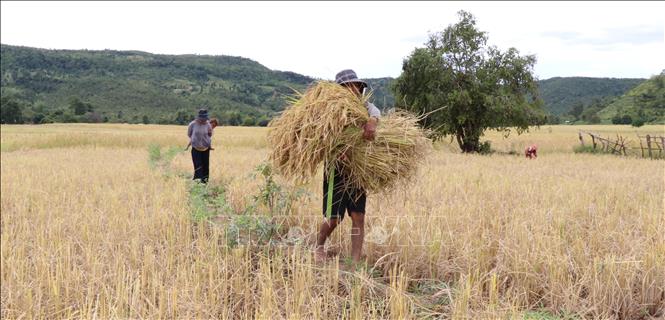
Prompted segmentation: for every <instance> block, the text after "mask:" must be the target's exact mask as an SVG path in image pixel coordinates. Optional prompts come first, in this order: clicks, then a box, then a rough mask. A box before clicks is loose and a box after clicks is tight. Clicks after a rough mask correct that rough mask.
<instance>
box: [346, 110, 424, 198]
mask: <svg viewBox="0 0 665 320" xmlns="http://www.w3.org/2000/svg"><path fill="white" fill-rule="evenodd" d="M362 133H363V132H362V129H355V128H349V129H348V130H346V131H345V132H344V134H343V136H342V137H341V139H340V140H339V142H340V143H341V145H344V146H346V150H344V151H343V152H344V153H345V155H346V157H342V158H340V159H339V160H338V161H339V165H338V166H339V167H340V168H342V171H343V173H344V175H345V176H347V177H348V179H347V181H346V182H347V184H348V185H349V186H350V187H355V188H363V189H365V190H366V191H368V192H386V191H390V190H391V189H392V188H394V187H395V186H396V185H398V184H405V183H408V182H410V181H411V180H412V178H413V177H414V176H415V174H416V171H417V168H418V166H419V165H420V164H421V163H422V161H423V160H424V159H425V158H426V156H427V154H428V153H429V152H430V151H431V149H432V142H431V140H430V139H429V138H427V134H426V132H425V131H423V129H421V128H420V127H419V126H418V118H417V117H416V116H414V115H412V114H410V113H407V112H404V111H398V112H392V113H389V114H388V115H387V116H384V117H383V118H381V120H380V122H379V126H378V128H377V131H376V137H375V139H374V141H366V140H364V139H363V138H362Z"/></svg>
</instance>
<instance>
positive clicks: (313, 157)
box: [268, 81, 431, 192]
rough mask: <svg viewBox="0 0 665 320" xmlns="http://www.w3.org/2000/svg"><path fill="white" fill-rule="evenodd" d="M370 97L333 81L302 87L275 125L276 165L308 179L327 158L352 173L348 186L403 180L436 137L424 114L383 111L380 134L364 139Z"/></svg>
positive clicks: (371, 187) (384, 186) (370, 187)
mask: <svg viewBox="0 0 665 320" xmlns="http://www.w3.org/2000/svg"><path fill="white" fill-rule="evenodd" d="M367 99H368V97H365V96H363V97H358V96H357V95H355V94H353V93H352V92H351V91H350V90H349V89H347V88H345V87H342V86H340V85H338V84H336V83H333V82H327V81H321V82H318V83H316V84H315V85H313V86H312V87H310V88H309V89H308V90H307V91H305V93H304V94H301V93H297V95H296V96H295V97H293V98H292V99H291V100H290V103H289V106H288V107H287V108H286V109H285V110H284V112H283V113H282V114H281V116H280V117H278V118H276V119H274V120H273V121H271V123H270V125H269V132H268V141H269V143H270V146H271V148H272V150H271V152H270V155H269V158H270V160H271V162H272V164H273V167H274V168H275V169H276V170H277V172H279V173H280V174H281V175H282V176H284V177H285V178H287V179H292V180H295V181H297V182H307V181H309V180H310V179H311V177H312V176H313V175H315V174H316V172H317V171H318V169H319V167H320V165H321V164H322V163H324V162H329V163H331V164H333V165H337V166H338V167H339V168H341V170H342V171H343V172H344V173H345V175H347V176H348V177H349V179H347V184H348V187H359V188H364V189H365V190H366V191H369V192H380V191H386V190H389V189H391V188H392V187H394V186H395V184H396V183H397V182H399V181H408V180H409V178H411V177H413V174H414V173H415V169H416V168H417V165H418V163H419V162H420V161H421V160H422V159H423V158H424V155H425V154H426V153H427V151H428V150H429V149H430V147H431V141H430V140H429V139H427V138H426V135H425V132H424V131H423V130H422V129H420V127H419V126H418V124H417V121H418V119H417V118H416V117H415V116H412V115H410V114H408V113H405V112H395V113H391V114H389V115H388V116H386V117H383V118H382V119H381V120H380V121H379V126H378V128H377V132H376V139H375V140H374V141H366V140H364V139H363V137H362V133H363V130H362V126H363V125H364V124H365V123H367V121H368V120H369V114H368V112H367V108H366V107H365V104H366V101H367ZM342 154H344V155H345V157H341V155H342Z"/></svg>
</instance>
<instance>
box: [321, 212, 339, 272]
mask: <svg viewBox="0 0 665 320" xmlns="http://www.w3.org/2000/svg"><path fill="white" fill-rule="evenodd" d="M339 220H340V219H338V218H333V219H326V220H325V221H323V222H322V223H321V226H320V227H319V235H318V236H317V237H316V251H315V252H316V256H315V257H316V261H319V262H320V261H324V260H325V259H326V250H325V244H326V240H327V239H328V237H329V236H330V234H331V233H332V232H333V230H335V228H336V227H337V225H338V224H339Z"/></svg>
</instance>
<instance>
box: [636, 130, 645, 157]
mask: <svg viewBox="0 0 665 320" xmlns="http://www.w3.org/2000/svg"><path fill="white" fill-rule="evenodd" d="M637 141H639V142H640V151H642V158H644V146H643V145H642V137H640V135H639V134H638V135H637Z"/></svg>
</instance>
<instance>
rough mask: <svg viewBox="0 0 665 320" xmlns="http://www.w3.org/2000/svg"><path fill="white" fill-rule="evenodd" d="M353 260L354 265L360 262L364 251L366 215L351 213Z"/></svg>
mask: <svg viewBox="0 0 665 320" xmlns="http://www.w3.org/2000/svg"><path fill="white" fill-rule="evenodd" d="M351 222H353V224H352V226H351V258H352V259H353V263H355V264H358V263H359V262H360V256H361V254H362V251H363V240H364V239H365V214H364V213H360V212H351Z"/></svg>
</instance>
